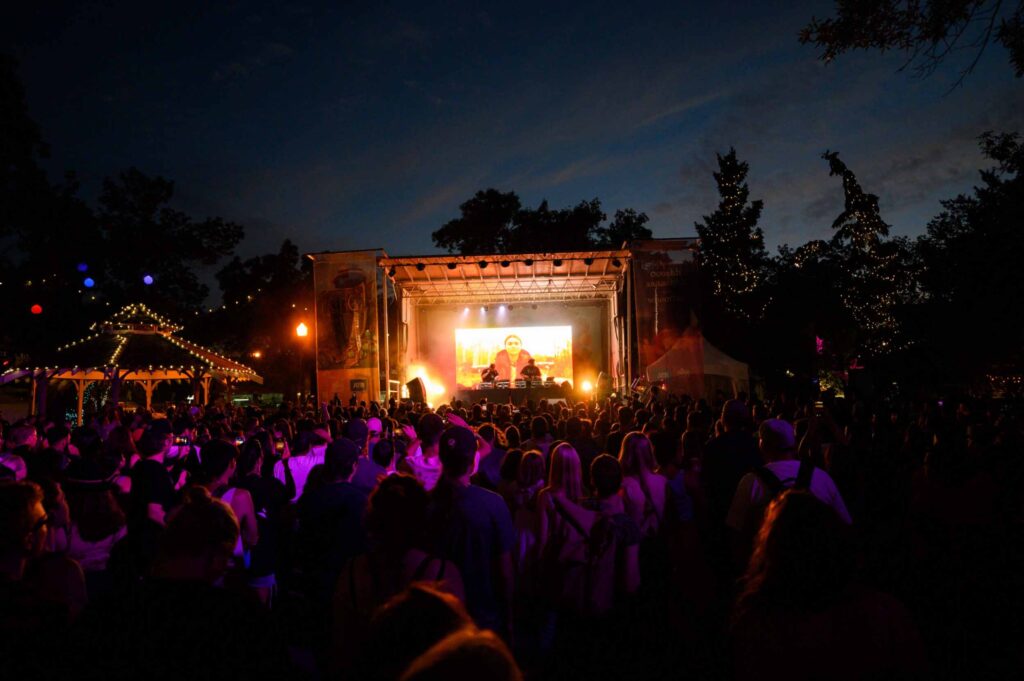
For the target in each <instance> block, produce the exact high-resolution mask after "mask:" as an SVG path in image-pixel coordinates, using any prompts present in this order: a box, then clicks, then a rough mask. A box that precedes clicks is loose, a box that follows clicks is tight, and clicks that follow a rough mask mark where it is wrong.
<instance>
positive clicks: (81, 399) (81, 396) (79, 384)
mask: <svg viewBox="0 0 1024 681" xmlns="http://www.w3.org/2000/svg"><path fill="white" fill-rule="evenodd" d="M74 383H75V390H76V391H77V392H78V412H77V413H78V421H77V423H78V425H82V411H83V408H84V406H85V387H86V382H85V381H81V380H76V381H75V382H74Z"/></svg>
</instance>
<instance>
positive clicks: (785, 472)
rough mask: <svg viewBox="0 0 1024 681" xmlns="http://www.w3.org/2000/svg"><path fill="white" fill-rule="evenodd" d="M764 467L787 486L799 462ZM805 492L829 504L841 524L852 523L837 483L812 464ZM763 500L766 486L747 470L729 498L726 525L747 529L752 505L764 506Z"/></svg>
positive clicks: (798, 466)
mask: <svg viewBox="0 0 1024 681" xmlns="http://www.w3.org/2000/svg"><path fill="white" fill-rule="evenodd" d="M766 468H767V469H768V470H770V471H771V472H772V473H774V474H775V476H776V477H777V478H778V479H779V480H780V481H781V482H782V485H783V487H786V488H789V487H792V486H793V484H794V483H795V482H796V475H797V472H798V471H799V470H800V462H799V461H795V460H789V461H772V462H771V463H769V464H766ZM808 491H809V492H810V493H811V494H813V495H814V496H816V497H818V498H819V499H821V500H822V501H823V502H825V503H826V504H827V505H829V506H831V507H832V509H833V510H835V512H836V513H837V514H838V515H839V518H840V519H841V520H842V521H843V522H844V523H846V524H847V525H850V524H851V522H852V521H851V520H850V514H849V513H848V512H847V510H846V504H844V503H843V497H842V496H840V494H839V490H838V489H836V485H835V483H834V482H832V478H830V477H829V475H828V473H826V472H825V471H823V470H821V469H820V468H817V467H815V469H814V474H813V475H812V476H811V484H810V488H809V490H808ZM764 502H765V489H764V485H762V484H761V478H759V477H758V476H757V473H747V474H746V475H744V476H743V478H742V479H741V480H740V484H739V485H737V486H736V494H734V495H733V497H732V505H731V506H730V507H729V514H728V515H726V517H725V524H726V525H728V526H729V527H731V528H732V529H734V530H740V531H742V530H744V529H746V528H745V527H744V525H745V524H746V522H747V518H748V517H749V515H750V509H751V508H752V507H754V506H764V505H765V503H764Z"/></svg>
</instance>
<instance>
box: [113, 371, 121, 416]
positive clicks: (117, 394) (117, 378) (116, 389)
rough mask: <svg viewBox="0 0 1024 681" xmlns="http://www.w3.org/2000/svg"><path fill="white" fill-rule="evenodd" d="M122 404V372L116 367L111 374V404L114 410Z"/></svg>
mask: <svg viewBox="0 0 1024 681" xmlns="http://www.w3.org/2000/svg"><path fill="white" fill-rule="evenodd" d="M120 403H121V372H120V371H119V370H118V368H117V367H114V370H113V372H112V373H111V374H110V404H111V406H113V407H114V408H117V406H118V405H119V404H120Z"/></svg>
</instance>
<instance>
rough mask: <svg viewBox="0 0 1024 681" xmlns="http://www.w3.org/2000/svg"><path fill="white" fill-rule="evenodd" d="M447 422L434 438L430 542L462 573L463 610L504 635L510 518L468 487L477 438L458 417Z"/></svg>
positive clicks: (487, 494)
mask: <svg viewBox="0 0 1024 681" xmlns="http://www.w3.org/2000/svg"><path fill="white" fill-rule="evenodd" d="M449 420H450V421H452V422H456V425H450V426H449V427H448V428H446V429H445V430H444V431H443V432H442V433H441V437H440V443H439V456H440V459H441V466H442V474H441V479H440V480H439V481H438V484H437V487H435V489H434V491H433V504H432V509H431V518H430V527H431V534H432V538H433V540H434V545H435V546H436V547H437V550H438V552H439V553H440V556H441V557H442V558H445V559H447V560H451V561H452V562H453V563H455V565H456V566H457V567H458V568H459V571H460V572H461V574H462V575H463V580H464V582H465V589H466V606H467V608H468V609H469V612H470V614H471V615H472V616H473V618H474V619H475V620H476V623H477V624H478V625H479V626H480V627H482V628H487V629H493V630H495V631H497V632H499V633H502V634H506V635H508V634H511V631H512V618H511V615H512V592H513V568H512V547H513V545H514V544H515V540H516V533H515V528H514V526H513V524H512V515H511V513H510V512H509V510H508V506H507V505H506V504H505V501H504V500H503V499H502V498H501V497H500V496H499V495H497V494H495V493H494V492H491V491H490V490H486V489H484V488H482V487H477V486H476V485H473V484H471V483H470V477H471V476H472V475H473V473H474V472H475V471H476V466H477V462H478V460H479V455H478V451H477V450H478V443H479V436H478V435H477V434H476V433H474V432H473V431H472V430H471V429H469V428H468V427H466V425H465V422H462V421H461V419H458V417H449ZM484 446H485V447H486V445H484Z"/></svg>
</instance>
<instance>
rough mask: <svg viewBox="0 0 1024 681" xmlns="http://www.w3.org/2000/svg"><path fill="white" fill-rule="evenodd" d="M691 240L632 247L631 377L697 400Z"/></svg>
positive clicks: (700, 381)
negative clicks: (633, 316)
mask: <svg viewBox="0 0 1024 681" xmlns="http://www.w3.org/2000/svg"><path fill="white" fill-rule="evenodd" d="M696 245H697V240H696V239H652V240H648V241H634V242H632V243H631V244H630V250H631V251H632V253H633V286H634V292H633V300H634V305H635V310H636V338H637V352H636V357H637V359H638V361H639V366H638V367H637V369H638V370H637V371H635V372H634V376H635V377H643V378H646V379H647V381H648V382H650V383H664V384H665V385H666V387H667V388H668V390H669V391H670V392H673V393H685V394H688V395H691V396H693V397H703V396H704V392H705V387H704V352H703V345H704V344H703V337H702V335H701V332H700V327H699V326H698V323H697V303H698V289H697V286H698V283H697V258H696V255H697V252H696Z"/></svg>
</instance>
